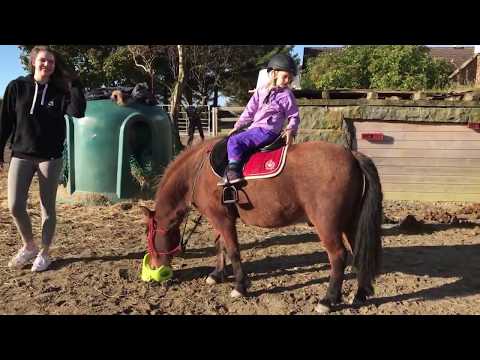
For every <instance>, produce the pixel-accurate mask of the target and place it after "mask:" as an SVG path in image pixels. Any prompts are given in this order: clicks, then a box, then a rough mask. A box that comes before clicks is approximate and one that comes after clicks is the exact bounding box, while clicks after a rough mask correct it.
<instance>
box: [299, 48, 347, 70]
mask: <svg viewBox="0 0 480 360" xmlns="http://www.w3.org/2000/svg"><path fill="white" fill-rule="evenodd" d="M340 49H343V47H305V48H304V49H303V61H302V69H305V67H306V64H307V62H308V59H309V58H313V57H316V56H318V55H320V54H322V53H326V52H332V51H338V50H340Z"/></svg>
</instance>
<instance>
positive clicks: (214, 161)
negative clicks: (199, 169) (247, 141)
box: [210, 136, 286, 177]
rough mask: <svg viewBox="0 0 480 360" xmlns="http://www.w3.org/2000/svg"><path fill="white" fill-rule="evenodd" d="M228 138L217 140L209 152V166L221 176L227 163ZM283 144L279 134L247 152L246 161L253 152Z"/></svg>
mask: <svg viewBox="0 0 480 360" xmlns="http://www.w3.org/2000/svg"><path fill="white" fill-rule="evenodd" d="M228 138H229V137H228V136H227V137H224V138H222V139H221V140H220V141H219V142H217V143H216V144H215V146H214V147H213V149H212V152H211V153H210V166H211V167H212V170H213V172H214V173H215V174H216V175H217V176H219V177H223V174H224V173H225V169H226V168H227V165H228V155H227V142H228ZM285 145H286V142H285V138H284V137H282V136H279V137H277V138H276V139H275V140H274V141H273V142H272V143H270V144H268V145H267V146H264V147H262V148H260V149H257V150H255V151H253V152H252V153H251V154H248V156H247V160H246V161H248V158H249V157H250V156H251V155H252V154H254V153H255V152H258V151H272V150H275V149H278V148H280V147H282V146H285Z"/></svg>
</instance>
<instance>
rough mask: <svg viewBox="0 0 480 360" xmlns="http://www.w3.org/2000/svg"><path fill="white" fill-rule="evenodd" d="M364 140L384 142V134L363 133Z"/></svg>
mask: <svg viewBox="0 0 480 360" xmlns="http://www.w3.org/2000/svg"><path fill="white" fill-rule="evenodd" d="M362 139H363V140H370V141H383V133H362Z"/></svg>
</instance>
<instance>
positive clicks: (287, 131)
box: [282, 130, 294, 145]
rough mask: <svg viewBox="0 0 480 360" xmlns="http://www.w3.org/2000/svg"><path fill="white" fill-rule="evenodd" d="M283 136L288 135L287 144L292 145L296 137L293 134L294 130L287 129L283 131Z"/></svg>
mask: <svg viewBox="0 0 480 360" xmlns="http://www.w3.org/2000/svg"><path fill="white" fill-rule="evenodd" d="M282 137H286V138H287V141H286V142H287V145H292V143H293V139H294V136H293V134H292V130H285V131H284V132H283V135H282Z"/></svg>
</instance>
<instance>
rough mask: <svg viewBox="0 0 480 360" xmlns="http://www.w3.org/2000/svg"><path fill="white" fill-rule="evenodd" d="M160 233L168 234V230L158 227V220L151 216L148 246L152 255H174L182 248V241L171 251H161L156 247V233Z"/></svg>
mask: <svg viewBox="0 0 480 360" xmlns="http://www.w3.org/2000/svg"><path fill="white" fill-rule="evenodd" d="M157 232H158V233H159V234H160V235H167V233H168V230H167V229H164V228H161V227H158V226H157V221H156V220H155V218H154V216H151V217H150V219H149V220H148V233H147V247H148V253H149V254H151V255H155V256H159V255H167V256H168V255H172V254H175V253H176V252H178V251H180V250H181V248H182V244H181V242H179V243H178V245H177V246H176V247H175V248H174V249H173V250H170V251H167V252H159V251H157V249H155V234H156V233H157Z"/></svg>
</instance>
